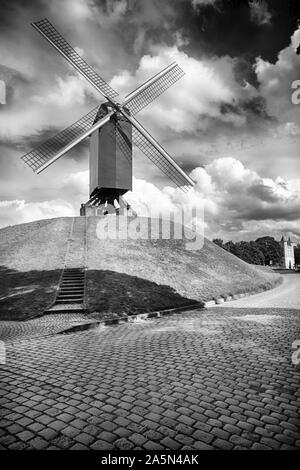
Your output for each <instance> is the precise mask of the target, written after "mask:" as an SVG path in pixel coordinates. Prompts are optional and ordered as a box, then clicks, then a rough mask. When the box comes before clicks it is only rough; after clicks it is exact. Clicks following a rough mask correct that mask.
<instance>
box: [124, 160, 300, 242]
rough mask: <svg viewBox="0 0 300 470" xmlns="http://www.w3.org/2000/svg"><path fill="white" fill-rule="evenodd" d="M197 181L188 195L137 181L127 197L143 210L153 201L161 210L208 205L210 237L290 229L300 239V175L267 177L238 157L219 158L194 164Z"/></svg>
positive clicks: (194, 177) (253, 235)
mask: <svg viewBox="0 0 300 470" xmlns="http://www.w3.org/2000/svg"><path fill="white" fill-rule="evenodd" d="M190 176H191V178H193V180H194V181H195V182H196V185H195V188H193V189H192V190H191V191H190V192H189V193H188V194H186V195H182V193H181V191H180V189H178V188H177V189H174V188H170V187H164V188H163V189H162V190H159V189H158V188H157V187H156V186H155V185H153V184H152V183H149V182H146V181H144V180H135V181H134V186H133V191H132V193H129V195H128V196H127V199H128V200H129V201H130V203H131V204H132V205H133V207H134V208H136V210H137V211H138V212H139V211H140V213H141V214H145V210H146V209H145V208H147V207H149V206H151V207H152V208H154V209H155V210H157V211H158V212H159V211H161V213H162V214H164V213H165V214H166V213H168V211H171V212H174V213H176V211H178V210H179V209H186V210H189V212H190V213H191V208H192V207H203V208H204V222H205V227H206V229H205V231H206V236H208V237H209V238H214V237H219V236H221V237H222V238H224V239H227V240H228V239H230V238H235V239H242V238H243V236H246V237H247V238H249V237H252V238H254V237H255V236H256V235H257V237H258V236H261V235H268V234H269V235H271V236H272V235H273V236H276V237H277V238H278V237H280V236H281V231H283V232H284V233H286V232H290V233H291V234H292V235H294V236H295V237H298V238H300V179H294V180H288V181H286V180H284V179H283V178H281V177H278V178H276V179H274V180H273V179H271V178H264V177H262V176H260V175H259V174H258V173H257V172H255V171H253V170H250V169H249V168H246V167H245V166H244V165H243V164H242V163H241V162H240V161H239V160H237V159H235V158H232V157H227V158H220V159H216V160H214V161H213V162H211V163H210V164H208V165H205V167H204V168H195V169H194V170H193V171H192V172H191V175H190Z"/></svg>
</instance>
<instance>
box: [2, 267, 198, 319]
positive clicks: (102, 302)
mask: <svg viewBox="0 0 300 470" xmlns="http://www.w3.org/2000/svg"><path fill="white" fill-rule="evenodd" d="M60 274H61V270H59V269H57V270H51V271H36V270H34V271H26V272H20V271H17V270H14V269H9V268H7V267H5V266H0V320H27V319H29V318H33V317H35V316H38V315H41V314H42V313H43V311H44V310H45V309H46V308H47V307H48V306H49V305H51V303H52V302H53V300H54V296H55V292H56V287H57V285H58V283H59V279H60ZM86 278H87V283H86V294H87V296H86V301H87V304H88V310H89V312H90V313H93V312H97V314H96V317H97V318H99V319H101V318H102V317H113V316H114V315H120V314H122V313H125V314H127V315H130V314H136V313H144V312H151V311H154V310H164V309H168V308H176V307H186V306H188V305H192V304H195V303H196V301H195V300H194V299H189V298H187V297H184V296H182V295H180V294H178V293H177V292H176V291H175V290H174V289H173V288H172V287H170V286H168V285H159V284H156V283H155V282H151V281H148V280H146V279H141V278H139V277H137V276H131V275H128V274H124V273H118V272H115V271H109V270H105V271H102V270H90V271H87V276H86Z"/></svg>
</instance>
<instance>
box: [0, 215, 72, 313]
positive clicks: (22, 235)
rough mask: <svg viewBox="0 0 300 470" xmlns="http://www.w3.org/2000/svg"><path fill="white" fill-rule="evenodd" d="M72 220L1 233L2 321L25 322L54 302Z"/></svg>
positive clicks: (50, 221) (59, 220)
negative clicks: (24, 320)
mask: <svg viewBox="0 0 300 470" xmlns="http://www.w3.org/2000/svg"><path fill="white" fill-rule="evenodd" d="M71 221H72V219H67V218H65V219H62V218H61V219H50V220H40V221H37V222H32V223H28V224H20V225H15V226H11V227H6V228H3V229H1V230H0V319H1V320H23V319H26V318H29V317H31V316H34V315H38V314H40V313H42V312H43V310H44V309H45V308H46V307H47V306H48V305H50V304H51V303H52V302H53V299H54V295H55V290H56V286H57V285H58V283H59V279H60V273H61V268H62V265H63V261H64V257H65V250H66V242H67V239H68V236H69V233H70V227H71Z"/></svg>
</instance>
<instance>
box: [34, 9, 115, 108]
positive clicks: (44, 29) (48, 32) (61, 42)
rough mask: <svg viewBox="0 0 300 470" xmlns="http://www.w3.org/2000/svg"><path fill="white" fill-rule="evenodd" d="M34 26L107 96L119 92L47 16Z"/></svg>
mask: <svg viewBox="0 0 300 470" xmlns="http://www.w3.org/2000/svg"><path fill="white" fill-rule="evenodd" d="M32 26H33V27H34V28H35V29H36V30H37V31H38V32H39V33H40V34H41V35H42V36H44V38H46V39H47V41H48V42H50V44H52V46H53V47H55V49H57V50H58V52H60V54H62V55H63V56H64V57H65V58H66V59H67V60H68V61H69V62H70V63H71V64H72V65H73V67H75V68H76V69H77V70H78V71H79V72H80V73H81V74H82V75H83V76H84V77H85V78H86V79H87V80H88V81H89V82H90V83H91V84H92V85H93V86H94V87H95V88H96V89H97V90H98V91H99V92H100V93H101V94H102V95H103V96H104V97H105V98H109V99H111V100H113V99H114V98H115V97H116V96H118V93H117V92H116V91H115V90H113V89H112V88H111V87H110V86H109V84H108V83H106V81H105V80H103V78H102V77H100V75H98V74H97V73H96V72H95V70H93V69H92V67H90V66H89V64H88V63H87V62H86V61H85V60H83V59H82V57H80V55H79V54H77V52H76V51H75V49H73V47H72V46H70V44H69V43H68V42H67V41H66V40H65V39H64V38H63V37H62V35H61V34H60V33H59V32H58V31H57V30H56V29H55V28H54V26H53V25H52V24H51V23H50V21H49V20H48V19H47V18H44V19H43V20H40V21H37V22H35V23H32Z"/></svg>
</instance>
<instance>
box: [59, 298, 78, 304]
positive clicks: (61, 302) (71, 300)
mask: <svg viewBox="0 0 300 470" xmlns="http://www.w3.org/2000/svg"><path fill="white" fill-rule="evenodd" d="M78 303H82V302H79V299H66V300H60V299H57V300H56V302H55V305H57V304H78Z"/></svg>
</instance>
